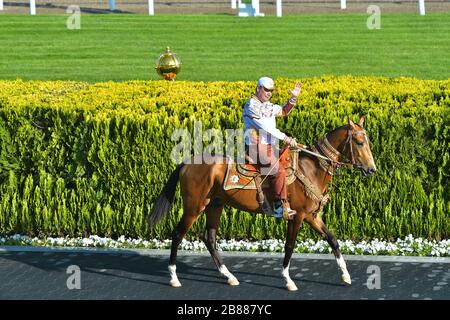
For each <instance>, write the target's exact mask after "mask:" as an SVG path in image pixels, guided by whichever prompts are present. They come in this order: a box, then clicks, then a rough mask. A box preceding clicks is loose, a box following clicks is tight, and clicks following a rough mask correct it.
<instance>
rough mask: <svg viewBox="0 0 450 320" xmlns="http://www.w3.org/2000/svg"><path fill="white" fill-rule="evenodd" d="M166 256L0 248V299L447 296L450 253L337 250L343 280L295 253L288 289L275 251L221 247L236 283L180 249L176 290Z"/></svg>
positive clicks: (327, 263) (331, 268)
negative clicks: (292, 285) (292, 288)
mask: <svg viewBox="0 0 450 320" xmlns="http://www.w3.org/2000/svg"><path fill="white" fill-rule="evenodd" d="M29 250H31V251H29ZM35 250H41V251H35ZM168 256H169V252H168V251H153V250H136V251H131V250H115V251H104V250H89V249H76V250H75V249H70V248H69V249H67V248H66V249H63V250H61V249H60V248H57V249H51V248H45V249H40V248H29V247H26V248H20V247H8V246H4V247H0V299H2V300H10V299H14V300H24V299H25V300H28V299H37V300H41V299H45V300H47V299H52V300H53V299H58V300H59V299H62V300H66V299H68V300H77V299H81V300H92V299H93V300H100V299H108V300H109V299H112V300H116V299H125V300H128V299H137V300H211V299H212V300H216V299H217V300H309V299H321V300H330V299H331V300H361V299H363V300H365V299H368V300H379V299H385V300H392V299H394V300H397V299H402V300H405V299H406V300H416V299H420V300H422V299H433V300H436V299H437V300H443V299H445V300H448V299H450V286H449V281H450V258H442V259H436V258H434V259H433V258H409V257H403V258H401V257H397V258H393V257H378V258H376V257H355V256H344V257H345V259H346V262H347V268H348V270H349V272H350V275H351V276H352V281H353V283H352V285H350V286H347V285H343V284H342V283H341V282H340V272H339V271H338V268H337V265H336V263H335V260H334V258H333V256H332V255H294V258H293V261H292V262H291V273H290V274H291V278H292V279H293V280H294V281H295V282H296V284H297V286H298V288H299V290H298V291H296V292H288V291H287V290H286V289H285V281H284V279H283V278H282V276H281V263H282V258H283V255H282V254H254V253H236V254H231V253H223V257H224V261H225V264H226V265H227V267H228V269H229V270H230V271H231V272H232V273H233V274H234V275H235V276H236V277H237V278H238V279H239V281H240V282H241V284H240V285H239V286H236V287H231V286H229V285H227V283H226V279H225V278H224V277H222V276H221V275H220V273H219V272H218V271H217V269H216V268H215V266H214V264H213V261H212V259H211V258H210V256H209V255H208V254H207V253H200V254H199V253H197V254H190V253H188V252H182V251H181V252H180V255H179V257H178V263H177V273H178V277H179V279H180V281H181V283H182V285H183V286H182V287H181V288H171V287H170V286H169V274H168V271H167V263H168ZM70 266H72V267H70ZM74 266H75V267H74ZM77 267H78V268H79V272H77V271H76V268H77ZM74 270H75V271H74ZM377 270H379V274H378V273H376V272H377ZM77 277H78V278H77ZM78 285H79V289H78V288H77V286H78ZM368 285H369V286H368ZM69 287H72V289H70V288H69ZM369 287H375V288H372V289H370V288H369Z"/></svg>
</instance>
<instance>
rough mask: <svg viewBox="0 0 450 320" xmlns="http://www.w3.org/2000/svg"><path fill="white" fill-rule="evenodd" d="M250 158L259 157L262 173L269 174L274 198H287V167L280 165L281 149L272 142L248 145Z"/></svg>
mask: <svg viewBox="0 0 450 320" xmlns="http://www.w3.org/2000/svg"><path fill="white" fill-rule="evenodd" d="M246 147H247V153H248V154H249V156H250V158H252V159H257V160H256V161H257V165H259V168H260V171H261V174H262V175H264V176H265V175H267V176H268V177H267V179H268V180H269V182H270V186H271V189H272V190H273V192H274V200H275V201H276V200H287V188H286V169H285V168H284V167H283V166H280V165H279V161H278V160H279V154H278V153H279V150H278V149H276V148H275V146H273V145H270V144H260V143H258V144H252V145H247V146H246Z"/></svg>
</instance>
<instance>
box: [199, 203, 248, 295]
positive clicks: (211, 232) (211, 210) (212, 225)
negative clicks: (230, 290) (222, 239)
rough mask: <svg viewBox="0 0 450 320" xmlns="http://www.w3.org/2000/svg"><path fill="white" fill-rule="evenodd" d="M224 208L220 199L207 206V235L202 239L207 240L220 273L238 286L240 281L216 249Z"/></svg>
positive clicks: (229, 282)
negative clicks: (217, 234) (217, 233)
mask: <svg viewBox="0 0 450 320" xmlns="http://www.w3.org/2000/svg"><path fill="white" fill-rule="evenodd" d="M222 210H223V205H222V204H221V203H220V200H218V199H217V200H215V201H213V202H212V203H211V204H210V205H209V206H208V207H207V208H206V211H205V212H206V229H205V235H204V237H203V239H202V240H203V241H204V242H205V245H206V247H207V248H208V251H209V253H210V254H211V257H212V258H213V260H214V263H215V264H216V266H217V268H218V269H219V271H220V273H221V274H222V275H224V276H225V277H227V279H228V284H230V285H232V286H237V285H239V281H238V280H237V279H236V277H235V276H234V275H233V274H232V273H231V272H230V271H228V269H227V267H226V266H225V264H224V263H223V260H222V258H221V257H220V255H219V252H218V251H217V249H216V232H217V228H218V226H219V223H220V215H221V214H222Z"/></svg>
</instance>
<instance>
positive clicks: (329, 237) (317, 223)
mask: <svg viewBox="0 0 450 320" xmlns="http://www.w3.org/2000/svg"><path fill="white" fill-rule="evenodd" d="M305 221H306V222H307V223H308V224H309V225H310V226H311V227H312V228H313V229H314V230H315V231H317V232H318V233H320V235H321V236H322V237H323V238H324V239H325V240H326V241H327V242H328V244H329V245H330V247H331V249H332V250H333V254H334V257H335V258H336V263H337V265H338V267H339V269H340V270H341V272H342V275H341V279H342V281H343V282H345V283H347V284H351V283H352V280H351V277H350V274H349V273H348V270H347V265H346V263H345V261H344V257H343V256H342V254H341V251H340V250H339V243H338V241H337V239H336V237H335V236H334V234H332V233H331V232H330V230H328V229H327V227H326V226H325V223H324V222H323V220H322V218H321V217H319V216H316V218H314V217H313V216H312V215H309V216H308V217H307V218H305Z"/></svg>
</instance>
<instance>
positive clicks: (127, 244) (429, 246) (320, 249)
mask: <svg viewBox="0 0 450 320" xmlns="http://www.w3.org/2000/svg"><path fill="white" fill-rule="evenodd" d="M171 243H172V241H171V240H157V239H152V240H142V239H131V238H125V237H124V236H121V237H119V238H118V239H117V240H114V239H111V238H102V237H99V236H90V237H89V238H52V237H48V238H45V239H38V238H30V237H27V236H22V235H19V234H15V235H13V236H3V237H0V245H32V246H62V247H101V248H144V249H170V245H171ZM339 245H340V248H341V251H342V253H344V254H354V255H398V256H431V257H450V240H441V241H436V240H427V239H423V238H414V237H413V236H412V235H409V236H407V237H405V238H404V239H397V241H395V242H387V241H383V240H378V239H374V240H371V241H369V242H367V241H361V242H358V243H354V242H353V241H351V240H344V241H341V240H339ZM217 247H218V249H219V251H253V252H283V251H284V240H276V239H274V240H262V241H254V242H249V241H244V240H218V241H217ZM180 249H181V250H189V251H206V250H207V249H206V246H205V244H204V243H203V242H201V241H187V240H183V242H182V243H181V245H180ZM295 252H299V253H331V248H330V246H329V245H328V243H327V242H326V241H324V240H319V241H315V240H312V239H307V240H303V241H297V242H296V247H295Z"/></svg>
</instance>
